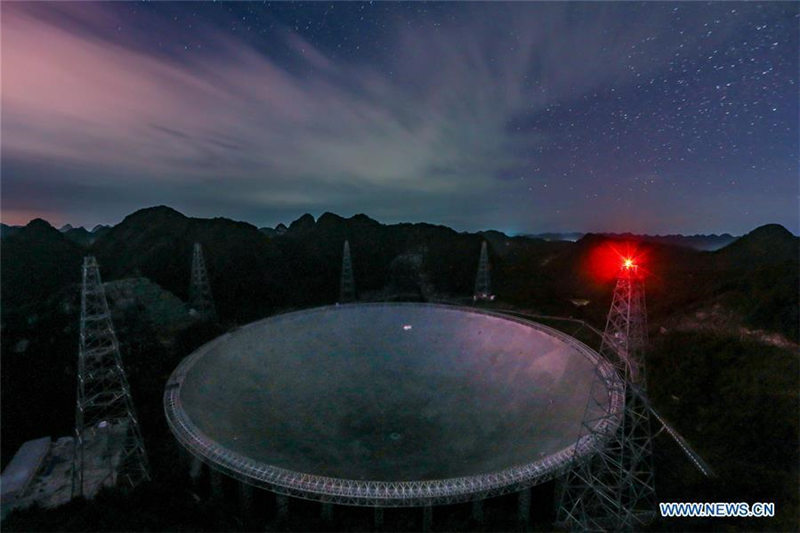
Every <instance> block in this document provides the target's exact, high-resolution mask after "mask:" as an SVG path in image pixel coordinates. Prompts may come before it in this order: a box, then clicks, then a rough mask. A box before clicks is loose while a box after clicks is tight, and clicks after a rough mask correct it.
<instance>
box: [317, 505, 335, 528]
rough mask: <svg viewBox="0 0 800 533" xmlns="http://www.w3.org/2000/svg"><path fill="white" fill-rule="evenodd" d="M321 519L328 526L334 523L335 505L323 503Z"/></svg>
mask: <svg viewBox="0 0 800 533" xmlns="http://www.w3.org/2000/svg"><path fill="white" fill-rule="evenodd" d="M320 517H321V518H322V521H323V522H325V523H326V524H330V523H331V522H332V521H333V504H332V503H329V502H322V509H321V510H320Z"/></svg>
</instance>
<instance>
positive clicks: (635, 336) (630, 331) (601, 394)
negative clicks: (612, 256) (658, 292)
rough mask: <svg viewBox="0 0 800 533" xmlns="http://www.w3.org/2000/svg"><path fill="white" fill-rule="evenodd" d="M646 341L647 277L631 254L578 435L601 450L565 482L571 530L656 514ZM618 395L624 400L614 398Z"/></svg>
mask: <svg viewBox="0 0 800 533" xmlns="http://www.w3.org/2000/svg"><path fill="white" fill-rule="evenodd" d="M646 345H647V310H646V307H645V292H644V279H643V277H642V276H641V275H640V273H639V270H638V266H637V265H636V263H635V261H634V260H633V259H624V260H623V263H622V266H621V269H620V272H619V275H618V277H617V283H616V287H615V289H614V296H613V299H612V303H611V309H610V310H609V312H608V319H607V321H606V328H605V331H604V332H603V337H602V342H601V345H600V358H599V359H598V361H597V365H596V368H595V379H594V381H593V384H592V389H591V392H590V396H589V401H588V402H587V406H586V410H585V412H584V416H583V422H582V424H581V434H580V437H579V439H578V442H579V443H580V442H594V443H595V445H596V446H597V447H598V450H597V453H596V454H595V455H594V456H593V457H591V459H588V460H583V461H580V460H578V454H577V453H576V455H575V459H574V461H573V463H572V466H571V469H570V471H569V472H568V473H567V475H566V477H565V479H564V480H563V483H562V487H561V494H560V498H559V507H558V510H557V523H559V524H560V525H562V526H564V527H567V528H569V529H571V530H581V531H599V530H603V531H630V530H633V529H635V528H639V527H641V526H643V525H645V524H647V523H649V522H650V521H652V520H653V518H655V509H656V503H657V502H656V499H655V483H654V475H653V464H652V439H653V436H652V433H651V430H650V414H651V409H650V406H649V404H648V402H647V400H646V398H647V396H646V376H645V361H644V350H645V347H646ZM615 394H616V395H617V396H618V397H622V398H624V405H622V406H613V405H609V401H608V398H609V395H612V396H613V395H615ZM576 452H577V448H576Z"/></svg>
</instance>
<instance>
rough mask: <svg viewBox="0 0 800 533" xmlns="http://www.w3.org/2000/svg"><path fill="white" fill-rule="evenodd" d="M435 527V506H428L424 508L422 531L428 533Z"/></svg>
mask: <svg viewBox="0 0 800 533" xmlns="http://www.w3.org/2000/svg"><path fill="white" fill-rule="evenodd" d="M432 525H433V506H431V505H426V506H425V507H423V508H422V531H424V532H425V533H428V531H430V530H431V526H432Z"/></svg>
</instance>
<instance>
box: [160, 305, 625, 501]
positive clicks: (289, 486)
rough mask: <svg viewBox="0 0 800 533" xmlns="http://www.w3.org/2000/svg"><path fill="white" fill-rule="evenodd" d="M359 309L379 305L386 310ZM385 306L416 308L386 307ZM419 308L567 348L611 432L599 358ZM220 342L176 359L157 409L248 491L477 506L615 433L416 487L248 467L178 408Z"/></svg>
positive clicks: (610, 401)
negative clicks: (593, 377)
mask: <svg viewBox="0 0 800 533" xmlns="http://www.w3.org/2000/svg"><path fill="white" fill-rule="evenodd" d="M359 305H365V306H370V305H374V306H382V305H386V304H382V303H378V304H359ZM391 305H394V306H400V305H419V304H399V303H393V304H391ZM425 305H427V306H436V307H443V308H447V309H459V310H462V311H466V312H470V313H481V314H486V315H491V316H496V317H500V318H503V319H505V320H511V321H514V322H518V323H521V324H525V325H527V326H530V327H534V328H536V329H539V330H542V331H546V332H547V333H548V334H549V335H552V336H553V337H556V338H558V339H559V340H561V341H563V342H566V343H568V344H569V345H570V346H572V347H573V348H574V349H576V350H577V351H578V352H579V353H581V354H582V355H583V356H584V357H586V358H587V359H588V360H589V361H591V362H592V363H594V364H595V368H596V370H597V371H598V372H600V373H601V374H602V375H603V376H604V380H605V382H607V383H609V384H611V386H612V387H613V388H612V389H611V390H609V391H608V392H607V394H606V398H605V402H606V404H607V405H605V406H604V408H605V409H606V410H607V411H609V412H611V413H616V414H617V418H616V419H614V418H613V417H612V418H609V419H603V420H599V421H598V424H601V425H604V426H606V425H612V426H614V424H618V423H619V422H618V419H619V418H620V417H621V412H622V408H623V397H622V396H621V395H620V394H619V393H618V392H617V391H620V390H622V387H621V386H620V385H618V384H616V382H617V381H619V377H618V375H617V374H616V372H615V371H614V368H613V367H612V366H611V365H609V364H608V363H606V362H605V361H604V360H603V359H602V358H601V357H599V356H598V354H597V352H595V351H594V350H592V349H590V348H589V347H587V346H586V345H584V344H583V343H581V342H580V341H578V340H576V339H574V338H573V337H570V336H569V335H567V334H565V333H562V332H560V331H558V330H556V329H553V328H550V327H547V326H544V325H542V324H538V323H535V322H531V321H529V320H525V319H522V318H517V317H509V316H507V315H503V314H500V313H492V312H488V311H477V310H475V309H474V308H468V307H457V306H451V305H439V304H425ZM330 309H331V307H323V308H318V309H316V310H315V311H318V312H323V311H325V310H330ZM301 312H306V311H301ZM312 312H313V311H312ZM244 327H248V326H244ZM225 340H226V339H225V337H220V338H218V339H215V340H213V341H211V342H210V343H208V344H206V345H204V346H202V347H201V348H200V349H198V350H197V351H196V352H194V353H193V354H192V355H190V356H189V357H187V358H186V359H184V360H183V361H182V362H181V364H180V365H178V367H177V368H176V369H175V371H174V372H173V374H172V375H171V376H170V379H169V381H168V382H167V386H166V389H165V392H164V410H165V413H166V418H167V424H168V425H169V427H170V429H171V431H172V433H173V434H174V435H175V437H176V438H177V440H178V442H180V443H181V445H183V446H184V447H185V448H186V449H187V450H188V451H189V452H191V453H192V454H193V455H194V456H195V457H197V458H199V459H200V460H202V461H203V462H205V463H207V464H208V465H209V466H210V467H212V468H214V469H215V470H218V471H221V472H223V473H224V474H226V475H228V476H231V477H234V478H236V479H239V480H240V481H243V482H245V483H248V484H250V485H254V486H258V487H261V488H265V489H268V490H270V491H272V492H276V493H278V494H284V495H289V496H294V497H298V498H304V499H308V500H316V501H322V502H330V503H337V504H343V505H358V506H371V507H417V506H424V505H436V504H448V503H458V502H465V501H470V500H480V499H484V498H489V497H493V496H499V495H501V494H507V493H512V492H518V491H520V490H522V489H525V488H528V487H531V486H533V485H537V484H539V483H543V482H545V481H548V480H551V479H554V478H557V477H559V476H563V475H564V473H565V472H566V471H567V470H568V469H569V468H570V465H571V464H572V461H573V460H574V458H576V457H578V458H585V457H589V456H592V455H594V454H595V453H596V452H597V450H598V448H599V447H600V446H601V445H602V443H600V442H598V440H597V439H598V437H597V435H598V434H602V433H604V432H610V431H613V430H614V429H615V426H614V427H609V428H593V429H594V431H593V432H591V433H589V434H586V435H583V436H582V437H581V438H580V439H579V440H578V441H576V442H575V443H574V444H572V445H570V446H568V447H566V448H564V449H562V450H560V451H558V452H556V453H554V454H551V455H548V456H547V457H543V458H542V459H540V460H538V461H535V462H531V463H528V464H522V465H514V466H511V467H509V468H506V469H503V470H499V471H496V472H490V473H486V474H481V475H475V476H465V477H457V478H449V479H434V480H419V481H417V480H415V481H370V480H354V479H341V478H332V477H326V476H319V475H314V474H309V473H301V472H295V471H292V470H287V469H284V468H279V467H276V466H272V465H269V464H267V463H263V462H259V461H256V460H254V459H251V458H250V457H247V456H244V455H241V454H238V453H236V452H234V451H232V450H230V449H228V448H226V447H224V446H222V445H221V444H219V443H218V442H216V441H215V440H213V439H211V438H210V437H208V436H207V435H206V434H204V433H203V432H202V431H201V430H200V429H199V428H198V427H197V426H196V425H195V424H194V423H193V422H192V421H191V420H190V418H189V417H188V416H187V414H186V410H185V409H184V408H183V405H182V402H181V395H180V389H181V385H182V384H183V381H184V379H185V377H186V376H187V375H188V374H189V372H190V370H191V369H192V367H193V366H194V364H195V363H196V362H197V361H198V360H199V359H200V358H201V357H203V356H204V355H205V354H206V353H207V352H208V351H209V350H212V349H213V348H214V346H215V345H216V344H217V343H218V342H224V341H225Z"/></svg>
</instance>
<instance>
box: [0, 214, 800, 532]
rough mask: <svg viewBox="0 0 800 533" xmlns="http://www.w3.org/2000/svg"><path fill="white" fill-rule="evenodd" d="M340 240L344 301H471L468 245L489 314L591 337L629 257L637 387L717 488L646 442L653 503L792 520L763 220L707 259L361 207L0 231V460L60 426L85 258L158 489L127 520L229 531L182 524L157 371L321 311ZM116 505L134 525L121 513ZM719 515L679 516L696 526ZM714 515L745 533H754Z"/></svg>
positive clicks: (792, 378) (770, 253) (32, 519)
mask: <svg viewBox="0 0 800 533" xmlns="http://www.w3.org/2000/svg"><path fill="white" fill-rule="evenodd" d="M87 234H88V235H89V236H90V237H89V238H87ZM345 240H348V241H349V243H350V250H351V255H352V264H353V270H354V277H355V285H356V291H357V293H358V295H359V298H360V299H361V300H415V301H440V302H448V303H461V304H466V303H468V304H470V305H471V304H472V298H471V296H472V292H473V290H474V281H475V274H476V270H477V266H478V257H479V253H480V249H481V243H482V242H483V241H485V242H486V243H487V248H488V253H489V262H490V267H491V270H490V272H491V279H492V292H493V293H494V294H495V295H496V296H497V299H496V301H495V302H494V303H492V304H491V305H495V306H503V307H508V308H513V309H516V310H523V311H529V312H534V313H539V314H543V315H556V316H573V317H577V318H581V319H584V320H585V321H586V322H588V323H589V324H593V325H594V326H596V327H597V328H600V329H602V326H603V324H604V323H605V315H606V313H607V312H608V306H609V303H610V301H611V293H612V290H613V286H614V283H613V276H612V277H608V276H605V277H604V276H602V275H600V274H602V272H600V271H599V270H598V268H597V262H598V257H600V258H601V259H602V257H601V255H598V252H602V251H604V250H606V251H607V250H626V249H629V248H630V249H634V248H635V251H636V257H638V258H641V260H642V269H643V271H644V272H646V275H647V278H646V287H647V289H646V290H647V311H648V325H649V328H648V332H649V335H650V348H649V351H648V356H647V357H648V359H647V365H648V368H647V372H648V386H649V392H648V394H649V395H650V397H651V400H652V401H653V403H654V404H655V405H656V406H657V407H658V409H659V411H660V412H661V413H662V414H663V415H664V416H666V417H667V419H668V420H670V421H671V422H673V423H674V424H675V425H676V427H677V428H678V430H679V431H681V432H682V434H683V435H684V436H685V437H686V438H687V439H689V441H690V442H691V443H692V444H693V445H694V446H695V447H696V449H697V450H698V451H699V452H700V453H701V455H703V457H704V458H705V459H706V461H707V462H709V463H710V464H712V466H713V467H714V468H715V469H716V470H717V472H718V474H719V476H720V480H719V481H703V480H698V479H697V474H696V473H695V472H693V470H692V467H691V465H689V464H688V463H687V461H686V460H685V459H684V458H683V457H681V456H680V455H678V454H679V453H680V452H679V451H677V452H674V453H673V452H670V450H672V448H670V447H669V446H666V447H665V446H664V445H661V446H659V448H658V450H659V451H658V455H657V456H656V457H655V462H656V468H657V475H658V479H659V491H660V496H661V497H662V498H673V499H675V501H678V499H680V498H683V499H687V498H688V499H692V498H694V501H739V500H736V498H740V499H749V500H750V501H762V500H764V501H776V502H778V505H780V506H781V508H782V509H784V514H783V515H782V516H784V519H783V520H784V521H783V522H780V523H779V526H778V528H780V524H784V526H786V525H789V526H790V525H791V524H796V523H797V520H796V518H797V516H796V515H797V509H798V507H797V504H796V500H792V498H793V497H794V495H796V480H797V475H798V468H797V466H798V464H800V457H798V450H800V447H798V446H797V442H798V441H797V436H798V417H797V402H796V399H797V397H798V396H797V395H798V384H797V375H798V372H800V369H798V360H797V351H798V344H797V343H798V337H800V335H799V334H798V323H800V317H798V310H800V294H799V293H798V287H800V279H799V278H798V273H799V272H800V239H798V237H796V236H794V235H792V234H791V233H790V232H789V231H787V230H786V229H785V228H783V227H782V226H779V225H775V224H768V225H765V226H761V227H759V228H756V229H754V230H753V231H751V232H749V233H747V234H746V235H743V236H741V237H738V238H736V239H735V240H733V241H732V242H730V243H729V244H727V245H725V246H723V247H721V248H719V249H717V250H714V251H703V250H697V249H695V248H693V247H691V246H683V245H677V244H675V243H674V242H659V241H658V240H657V239H656V240H653V239H647V238H638V237H635V236H631V235H627V234H626V235H623V236H609V235H601V234H585V235H581V236H580V237H578V238H577V239H576V240H575V241H574V242H571V241H569V240H546V239H543V238H533V237H527V236H513V237H512V236H507V235H505V234H503V233H501V232H497V231H485V232H479V233H459V232H456V231H454V230H452V229H451V228H447V227H445V226H437V225H432V224H424V223H418V224H389V225H387V224H381V223H380V222H378V221H376V220H374V219H372V218H370V217H368V216H366V215H363V214H360V215H355V216H353V217H350V218H343V217H340V216H338V215H335V214H332V213H325V214H323V215H321V216H320V217H319V218H314V217H313V216H311V215H309V214H305V215H303V216H301V217H299V218H298V219H297V220H295V221H293V222H292V223H291V224H289V225H288V226H283V225H280V226H278V227H276V228H257V227H256V226H253V225H251V224H248V223H245V222H237V221H233V220H229V219H225V218H212V219H199V218H191V217H187V216H185V215H183V214H181V213H179V212H178V211H175V210H174V209H171V208H169V207H164V206H158V207H151V208H147V209H142V210H139V211H137V212H135V213H132V214H131V215H129V216H127V217H125V219H124V220H123V221H122V222H120V223H119V224H116V225H115V226H113V227H100V228H95V229H94V230H93V231H91V232H89V231H87V230H85V229H84V228H72V227H62V228H61V229H60V230H59V229H56V228H54V227H52V226H51V225H50V224H48V223H47V222H46V221H44V220H34V221H31V222H30V223H29V224H27V225H26V226H24V227H19V228H8V227H3V228H2V239H0V255H1V256H2V262H0V275H1V276H2V285H0V289H1V293H0V299H1V301H2V302H1V303H2V306H1V308H0V318H1V319H2V333H3V342H2V343H0V348H1V349H2V368H3V372H2V373H0V379H2V387H0V394H2V401H0V407H2V421H3V431H2V433H1V434H0V437H1V438H2V446H0V451H1V452H2V461H3V464H5V463H6V462H7V461H8V460H9V459H10V456H11V455H12V454H13V453H14V451H15V450H16V449H17V447H18V446H19V445H20V444H21V443H22V442H24V441H25V440H28V439H32V438H37V437H41V436H42V435H47V434H50V435H53V436H59V435H67V434H70V432H71V430H72V429H71V426H72V423H73V421H74V418H73V415H74V399H75V377H76V370H75V369H76V361H77V345H78V340H77V338H78V324H79V310H80V283H81V268H80V266H81V262H82V258H83V257H84V256H85V255H88V254H91V255H94V256H96V257H97V259H98V262H99V264H100V270H101V274H102V277H103V281H104V282H105V284H106V292H107V294H108V298H109V300H110V305H111V308H112V313H113V316H114V324H115V327H116V329H117V333H118V336H119V339H120V343H121V344H120V345H121V349H122V356H123V360H124V361H125V367H126V371H127V372H128V374H129V379H130V385H131V388H132V390H133V396H134V401H135V402H136V406H137V410H138V413H139V415H140V420H142V428H143V433H144V438H145V440H146V442H147V443H148V450H149V454H150V457H151V459H152V462H153V469H154V471H155V472H157V475H156V480H154V482H153V483H152V484H151V485H150V486H149V488H148V489H146V494H153V495H158V494H161V495H164V494H171V495H175V498H174V500H171V501H172V502H173V503H171V504H170V505H169V506H168V507H169V508H168V509H167V508H165V506H164V505H162V502H160V501H158V500H160V497H157V496H152V497H150V496H147V497H144V496H143V498H144V499H143V500H142V502H145V503H142V505H143V506H144V507H143V509H145V510H144V511H142V512H144V513H149V514H148V516H150V517H151V520H152V522H151V523H153V524H162V525H163V524H174V527H173V529H185V530H196V529H197V528H198V527H207V528H210V529H226V528H229V526H228V525H225V524H223V523H221V522H212V523H209V524H201V523H199V522H197V520H196V519H195V518H192V517H195V516H196V511H197V506H196V504H195V503H192V502H193V501H194V500H192V499H191V495H187V493H185V491H184V492H181V493H180V494H177V493H175V487H176V486H183V485H181V484H182V483H184V481H182V480H181V479H178V478H176V477H175V475H172V477H170V475H171V474H170V472H173V471H175V468H174V461H175V459H174V457H173V455H174V449H175V447H174V443H173V439H172V437H171V435H170V434H169V432H168V430H167V429H166V423H165V421H164V419H163V406H162V405H161V397H162V394H163V390H164V386H165V383H166V380H167V378H168V376H169V374H170V372H171V371H172V370H173V369H174V368H175V366H176V365H177V364H178V362H179V361H180V360H181V359H182V358H183V357H185V356H186V354H188V353H190V352H191V351H192V350H193V349H195V348H196V347H197V346H199V345H200V344H202V343H203V342H205V341H207V340H210V339H211V338H214V337H215V336H217V335H220V334H221V333H223V332H225V331H227V330H229V329H231V328H235V327H237V326H238V325H241V324H243V323H246V322H249V321H252V320H255V319H259V318H262V317H265V316H268V315H270V314H273V313H277V312H281V311H286V310H289V309H293V308H304V307H310V306H316V305H325V304H331V303H333V302H336V301H337V298H338V290H339V276H340V270H341V264H342V246H343V243H344V241H345ZM195 242H199V243H200V244H201V245H202V247H203V252H204V255H205V259H206V265H207V269H208V275H209V281H210V285H211V290H212V294H213V297H214V300H215V303H216V307H217V312H218V315H219V317H220V323H219V324H204V323H199V322H197V321H196V320H194V319H193V318H192V317H191V316H190V315H189V313H188V308H187V306H186V305H185V304H184V302H186V300H187V299H188V292H189V291H188V289H189V280H190V264H191V257H192V246H193V244H194V243H195ZM612 259H614V261H618V260H619V257H616V258H615V257H613V256H612ZM612 267H613V268H618V267H619V265H618V264H617V263H615V264H614V265H612ZM575 302H580V305H578V304H576V303H575ZM568 333H569V334H573V332H568ZM575 334H577V333H575ZM587 342H588V341H587ZM664 450H666V451H664ZM671 454H672V455H671ZM762 458H766V459H762ZM743 471H744V472H747V475H746V476H743V475H742V472H743ZM159 476H161V477H159ZM176 494H177V495H176ZM181 494H182V495H183V496H181ZM151 500H152V501H151ZM664 501H668V500H664ZM121 502H122V503H120V504H119V505H120V507H119V508H121V509H125V508H131V505H130V502H128V500H124V499H123V500H121ZM793 502H794V503H793ZM85 505H91V504H85ZM137 505H138V504H137ZM133 507H135V508H136V509H137V511H136V516H139V513H140V511H139V507H138V506H133ZM98 509H100V508H99V507H87V508H86V509H85V513H78V512H77V511H75V509H72V510H71V511H63V513H64V514H59V513H60V512H61V511H58V510H54V511H52V513H53V514H52V515H47V516H49V517H50V518H48V520H51V521H52V524H58V526H57V527H59V528H60V526H61V525H63V523H64V522H63V520H66V519H69V520H72V519H73V518H70V517H77V516H79V515H80V517H81V518H80V520H86V522H85V523H83V522H80V523H81V524H82V525H81V526H75V529H95V530H102V529H104V528H103V527H102V526H101V525H99V523H98V522H97V521H96V520H95V519H93V518H91V517H93V516H96V514H94V513H96V512H99V511H98ZM37 512H38V513H42V512H43V511H35V510H32V511H30V514H29V515H28V516H29V518H24V517H23V518H20V519H19V520H21V521H20V522H15V523H14V524H15V525H12V526H11V527H9V530H13V529H15V528H16V529H17V530H33V529H37V528H41V527H43V526H41V524H40V523H39V522H37V520H38V519H39V518H38V517H39V516H40V515H38V514H37ZM120 512H121V511H120ZM175 512H178V513H183V514H182V515H181V516H182V517H185V518H181V520H182V521H181V522H180V524H179V523H177V522H169V521H165V520H167V518H165V517H167V516H170V517H172V516H175ZM126 516H127V515H126ZM136 516H134V515H133V514H132V515H130V516H127V517H126V518H125V519H124V520H130V521H131V522H124V521H123V522H116V520H118V517H117V516H114V517H109V519H113V520H114V523H125V524H131V523H136ZM119 519H120V520H122V518H119ZM26 520H29V521H26ZM193 520H194V521H193ZM720 523H721V522H715V523H713V524H710V523H707V522H706V523H704V524H702V525H700V526H698V525H697V524H696V523H690V522H681V526H685V527H686V528H691V529H694V528H697V527H699V528H705V529H711V528H714V527H718V526H719V524H720ZM770 524H772V523H770ZM6 526H7V523H4V527H6ZM725 526H726V527H730V528H736V527H741V528H744V529H754V528H755V527H757V524H753V523H751V522H746V523H743V524H740V525H739V526H737V524H736V523H732V522H726V523H725ZM128 529H135V527H129V528H128Z"/></svg>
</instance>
